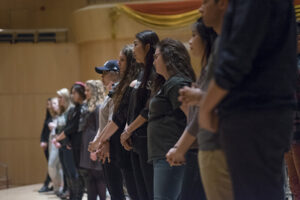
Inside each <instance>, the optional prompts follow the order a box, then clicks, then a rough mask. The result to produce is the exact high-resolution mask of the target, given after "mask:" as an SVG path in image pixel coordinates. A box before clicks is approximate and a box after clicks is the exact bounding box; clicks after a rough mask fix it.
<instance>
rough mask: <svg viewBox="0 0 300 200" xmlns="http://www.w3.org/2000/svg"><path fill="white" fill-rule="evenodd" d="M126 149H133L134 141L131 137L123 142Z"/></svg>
mask: <svg viewBox="0 0 300 200" xmlns="http://www.w3.org/2000/svg"><path fill="white" fill-rule="evenodd" d="M122 145H123V147H124V149H125V150H126V151H130V150H132V141H131V138H128V139H127V140H126V141H124V143H123V144H122Z"/></svg>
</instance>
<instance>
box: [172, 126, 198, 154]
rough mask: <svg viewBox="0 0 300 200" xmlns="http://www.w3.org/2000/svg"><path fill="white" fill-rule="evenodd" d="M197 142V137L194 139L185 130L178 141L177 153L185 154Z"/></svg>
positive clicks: (176, 145)
mask: <svg viewBox="0 0 300 200" xmlns="http://www.w3.org/2000/svg"><path fill="white" fill-rule="evenodd" d="M195 140H196V137H194V136H193V135H191V134H190V133H189V132H187V131H186V130H185V131H184V132H183V134H182V135H181V137H180V138H179V140H178V141H177V143H176V144H175V147H176V148H177V151H179V152H181V153H183V154H185V153H186V152H187V151H188V150H189V149H190V147H191V146H192V144H193V143H194V142H195Z"/></svg>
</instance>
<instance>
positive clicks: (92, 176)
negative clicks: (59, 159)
mask: <svg viewBox="0 0 300 200" xmlns="http://www.w3.org/2000/svg"><path fill="white" fill-rule="evenodd" d="M80 173H81V175H82V176H83V177H84V182H85V185H86V188H87V195H88V200H97V197H98V196H99V198H100V200H105V199H106V183H105V180H104V173H103V171H102V170H95V169H81V170H80Z"/></svg>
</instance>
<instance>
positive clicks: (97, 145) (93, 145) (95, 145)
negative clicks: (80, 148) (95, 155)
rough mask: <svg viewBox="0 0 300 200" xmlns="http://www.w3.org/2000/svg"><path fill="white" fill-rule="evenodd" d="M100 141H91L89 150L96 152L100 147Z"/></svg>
mask: <svg viewBox="0 0 300 200" xmlns="http://www.w3.org/2000/svg"><path fill="white" fill-rule="evenodd" d="M100 144H101V143H100V142H98V141H92V142H90V143H89V147H88V151H89V152H96V151H97V150H98V149H99V148H100Z"/></svg>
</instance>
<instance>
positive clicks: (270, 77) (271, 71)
mask: <svg viewBox="0 0 300 200" xmlns="http://www.w3.org/2000/svg"><path fill="white" fill-rule="evenodd" d="M231 4H235V3H231ZM240 4H243V5H239V7H237V8H235V7H234V6H230V7H229V10H228V13H227V16H226V19H225V21H224V27H223V31H222V37H221V42H220V49H221V51H220V52H219V63H218V64H219V66H220V67H219V68H218V69H217V71H216V82H217V84H218V85H220V86H221V87H222V88H225V89H230V92H229V94H228V95H227V97H226V98H225V99H224V100H223V101H222V103H221V104H220V105H219V108H220V112H221V113H220V114H221V115H222V114H225V113H227V112H233V111H236V110H245V109H246V110H248V109H270V108H286V107H292V106H293V105H294V92H295V83H296V75H297V69H296V66H297V65H296V26H295V15H294V11H293V9H294V5H293V1H292V0H285V1H282V0H268V1H260V0H257V3H253V2H251V3H247V1H245V2H243V3H240ZM255 6H256V7H257V8H256V7H255ZM235 9H244V12H246V13H247V12H248V13H247V14H249V15H256V17H248V19H247V21H246V22H247V23H245V22H244V21H243V20H244V19H243V17H238V16H237V15H238V14H237V15H236V14H235ZM252 11H255V12H254V13H250V12H252ZM239 23H245V24H243V25H241V24H239ZM241 29H243V30H241ZM235 33H237V34H236V35H235ZM233 35H234V36H233ZM232 36H233V37H234V39H232ZM229 46H230V48H231V51H233V52H234V53H233V54H232V55H234V56H236V57H234V56H233V57H231V58H230V59H228V57H229V56H231V55H230V54H228V51H222V49H223V47H224V48H227V49H229V48H228V47H229ZM235 51H239V52H238V53H237V52H235ZM228 61H229V62H228ZM232 64H233V66H234V65H236V66H237V67H238V68H239V69H238V70H235V69H236V68H237V67H235V66H234V67H232ZM229 65H231V67H227V66H229ZM223 77H230V79H228V78H225V79H224V78H223ZM229 80H230V81H229Z"/></svg>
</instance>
